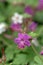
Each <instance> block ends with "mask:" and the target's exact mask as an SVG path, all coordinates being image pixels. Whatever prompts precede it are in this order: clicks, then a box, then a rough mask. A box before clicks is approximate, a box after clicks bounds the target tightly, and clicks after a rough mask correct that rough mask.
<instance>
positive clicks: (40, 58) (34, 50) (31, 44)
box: [31, 44, 43, 62]
mask: <svg viewBox="0 0 43 65" xmlns="http://www.w3.org/2000/svg"><path fill="white" fill-rule="evenodd" d="M31 47H32V49H33V51H34V52H35V54H36V55H37V56H38V57H39V58H40V59H41V61H42V62H43V60H42V58H41V56H40V55H39V54H38V52H37V51H36V49H35V48H34V46H33V44H31Z"/></svg>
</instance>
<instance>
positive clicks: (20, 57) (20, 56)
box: [13, 54, 28, 65]
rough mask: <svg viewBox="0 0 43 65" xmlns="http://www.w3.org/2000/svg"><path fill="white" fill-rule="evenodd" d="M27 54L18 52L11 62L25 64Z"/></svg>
mask: <svg viewBox="0 0 43 65" xmlns="http://www.w3.org/2000/svg"><path fill="white" fill-rule="evenodd" d="M27 62H28V61H27V55H25V54H18V55H17V56H16V58H15V59H14V62H13V64H16V65H19V64H23V65H25V64H27Z"/></svg>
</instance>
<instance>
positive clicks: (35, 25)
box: [29, 22, 37, 31]
mask: <svg viewBox="0 0 43 65" xmlns="http://www.w3.org/2000/svg"><path fill="white" fill-rule="evenodd" d="M36 27H37V23H35V22H32V23H31V24H30V25H29V29H30V31H35V29H36Z"/></svg>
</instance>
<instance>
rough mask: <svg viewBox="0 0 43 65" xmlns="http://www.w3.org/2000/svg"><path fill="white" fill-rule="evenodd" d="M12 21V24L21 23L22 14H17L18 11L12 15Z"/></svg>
mask: <svg viewBox="0 0 43 65" xmlns="http://www.w3.org/2000/svg"><path fill="white" fill-rule="evenodd" d="M12 22H13V23H14V24H17V23H19V24H21V23H22V22H23V16H22V15H20V14H18V13H15V14H14V16H13V17H12Z"/></svg>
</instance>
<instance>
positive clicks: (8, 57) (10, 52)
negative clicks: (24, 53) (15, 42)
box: [5, 47, 14, 61]
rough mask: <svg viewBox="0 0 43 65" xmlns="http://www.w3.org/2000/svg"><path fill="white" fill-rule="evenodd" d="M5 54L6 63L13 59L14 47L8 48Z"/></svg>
mask: <svg viewBox="0 0 43 65" xmlns="http://www.w3.org/2000/svg"><path fill="white" fill-rule="evenodd" d="M5 54H6V61H9V60H11V59H13V55H14V50H13V49H12V47H7V48H6V50H5Z"/></svg>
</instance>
